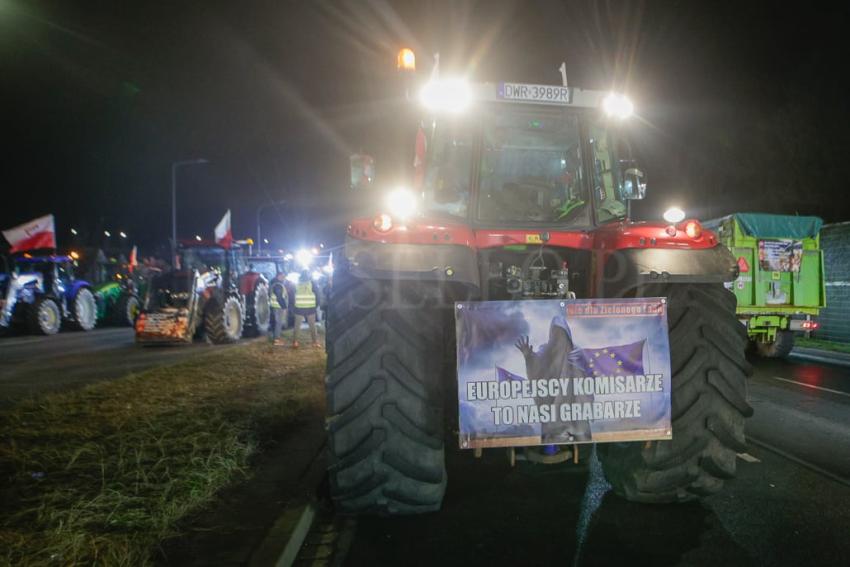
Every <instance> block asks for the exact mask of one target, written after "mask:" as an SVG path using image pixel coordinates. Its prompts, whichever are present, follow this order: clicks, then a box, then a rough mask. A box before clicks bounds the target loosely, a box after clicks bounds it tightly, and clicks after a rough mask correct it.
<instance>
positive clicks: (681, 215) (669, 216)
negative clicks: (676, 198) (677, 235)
mask: <svg viewBox="0 0 850 567" xmlns="http://www.w3.org/2000/svg"><path fill="white" fill-rule="evenodd" d="M663 216H664V220H666V221H667V222H669V223H671V224H676V223H680V222H682V221H683V220H685V211H683V210H682V209H680V208H679V207H670V208H669V209H667V210H666V211H664V215H663Z"/></svg>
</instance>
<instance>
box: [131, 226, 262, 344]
mask: <svg viewBox="0 0 850 567" xmlns="http://www.w3.org/2000/svg"><path fill="white" fill-rule="evenodd" d="M269 314H270V308H269V286H268V281H267V280H266V278H265V277H263V276H262V275H261V274H259V273H257V272H249V271H247V270H246V269H245V262H244V258H243V257H242V255H241V254H240V252H239V251H238V250H237V249H225V248H222V247H220V246H217V245H215V244H210V243H203V242H201V243H186V244H184V245H182V246H181V247H180V248H179V250H178V257H177V265H176V267H175V269H174V270H171V271H168V272H165V273H163V274H159V275H155V276H153V278H152V279H151V282H150V284H149V285H148V289H147V293H146V294H145V296H144V300H143V302H142V310H141V313H140V314H139V316H138V318H137V319H136V341H137V342H139V343H189V342H192V341H193V340H194V338H195V337H196V336H199V335H203V336H205V337H206V339H207V340H208V341H210V342H212V343H214V344H224V343H231V342H234V341H237V340H239V339H240V338H241V337H242V336H243V333H248V334H263V333H265V332H267V331H268V327H269Z"/></svg>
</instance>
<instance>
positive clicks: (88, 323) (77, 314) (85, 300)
mask: <svg viewBox="0 0 850 567" xmlns="http://www.w3.org/2000/svg"><path fill="white" fill-rule="evenodd" d="M71 313H72V314H73V315H74V319H73V326H74V328H75V329H78V330H80V331H91V330H92V329H94V327H95V325H97V300H96V299H95V298H94V293H92V291H91V290H90V289H89V288H87V287H84V288H80V290H79V291H77V295H75V296H74V301H73V302H72V303H71Z"/></svg>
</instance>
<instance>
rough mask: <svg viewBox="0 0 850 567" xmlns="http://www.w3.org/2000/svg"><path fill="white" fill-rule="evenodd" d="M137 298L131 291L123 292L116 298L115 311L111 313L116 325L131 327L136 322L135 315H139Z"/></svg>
mask: <svg viewBox="0 0 850 567" xmlns="http://www.w3.org/2000/svg"><path fill="white" fill-rule="evenodd" d="M139 307H140V304H139V298H138V297H136V296H135V295H133V294H132V293H124V294H122V295H121V297H120V298H119V299H118V303H117V304H116V305H115V312H114V313H113V314H112V316H113V318H114V322H115V324H116V325H120V326H122V327H132V326H133V325H135V324H136V317H137V316H138V315H139Z"/></svg>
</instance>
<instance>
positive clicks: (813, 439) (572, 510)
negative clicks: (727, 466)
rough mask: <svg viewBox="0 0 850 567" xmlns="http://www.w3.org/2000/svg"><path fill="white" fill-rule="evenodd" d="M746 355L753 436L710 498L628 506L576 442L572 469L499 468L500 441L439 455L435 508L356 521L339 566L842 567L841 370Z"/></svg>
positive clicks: (846, 442)
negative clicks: (442, 474) (442, 469)
mask: <svg viewBox="0 0 850 567" xmlns="http://www.w3.org/2000/svg"><path fill="white" fill-rule="evenodd" d="M753 362H754V364H755V365H756V374H755V376H754V377H753V379H752V380H751V382H750V397H751V400H752V403H753V405H754V406H755V408H756V417H755V418H753V419H752V420H750V426H749V428H748V434H749V435H751V436H752V438H753V441H752V442H750V443H749V444H748V445H749V448H748V451H747V453H746V454H742V455H741V456H740V457H739V460H738V477H737V478H736V479H735V480H733V481H731V482H728V483H727V486H726V489H725V490H724V491H723V492H722V493H720V494H717V495H715V496H712V497H710V498H706V499H704V500H702V501H699V502H692V503H687V504H681V505H664V506H648V505H640V504H633V503H630V502H626V501H624V500H623V499H621V498H619V497H617V496H616V495H615V494H614V493H613V492H612V491H611V490H610V487H609V486H608V484H607V482H606V481H605V479H604V477H603V476H602V473H601V469H600V467H599V464H598V461H596V460H595V459H594V458H591V456H590V455H589V452H587V451H586V452H585V453H584V455H583V458H582V462H581V463H580V464H579V465H571V464H565V465H556V466H544V465H532V464H528V463H519V464H518V466H517V467H515V468H511V467H510V465H509V463H508V459H507V456H506V454H505V452H504V451H503V450H489V451H485V453H484V456H483V458H481V459H475V458H474V457H473V455H472V453H471V452H460V451H459V450H451V451H450V453H449V456H448V470H449V486H448V491H447V493H446V499H445V502H444V505H443V509H442V511H440V512H439V513H436V514H428V515H423V516H412V517H401V518H378V517H362V518H358V519H357V521H356V527H355V528H354V537H353V543H352V544H351V546H350V548H349V549H348V550H347V555H346V559H345V564H346V565H399V564H404V565H441V566H447V565H576V566H577V565H582V566H583V565H654V566H664V565H712V566H716V565H724V566H733V565H794V566H800V565H846V564H847V558H848V557H850V538H848V537H847V534H848V533H850V467H848V465H850V369H848V368H846V367H840V366H830V365H824V364H817V363H811V362H806V361H802V360H795V359H789V360H787V361H764V360H754V361H753ZM780 378H781V379H780ZM802 384H805V385H802ZM809 386H818V387H819V388H828V389H829V390H834V391H835V392H838V393H835V392H830V391H828V390H821V389H817V388H811V387H809ZM843 392H848V395H843V394H842V393H843ZM767 446H769V447H772V448H773V449H774V450H770V449H767V448H766V447H767ZM777 451H778V452H777Z"/></svg>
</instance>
